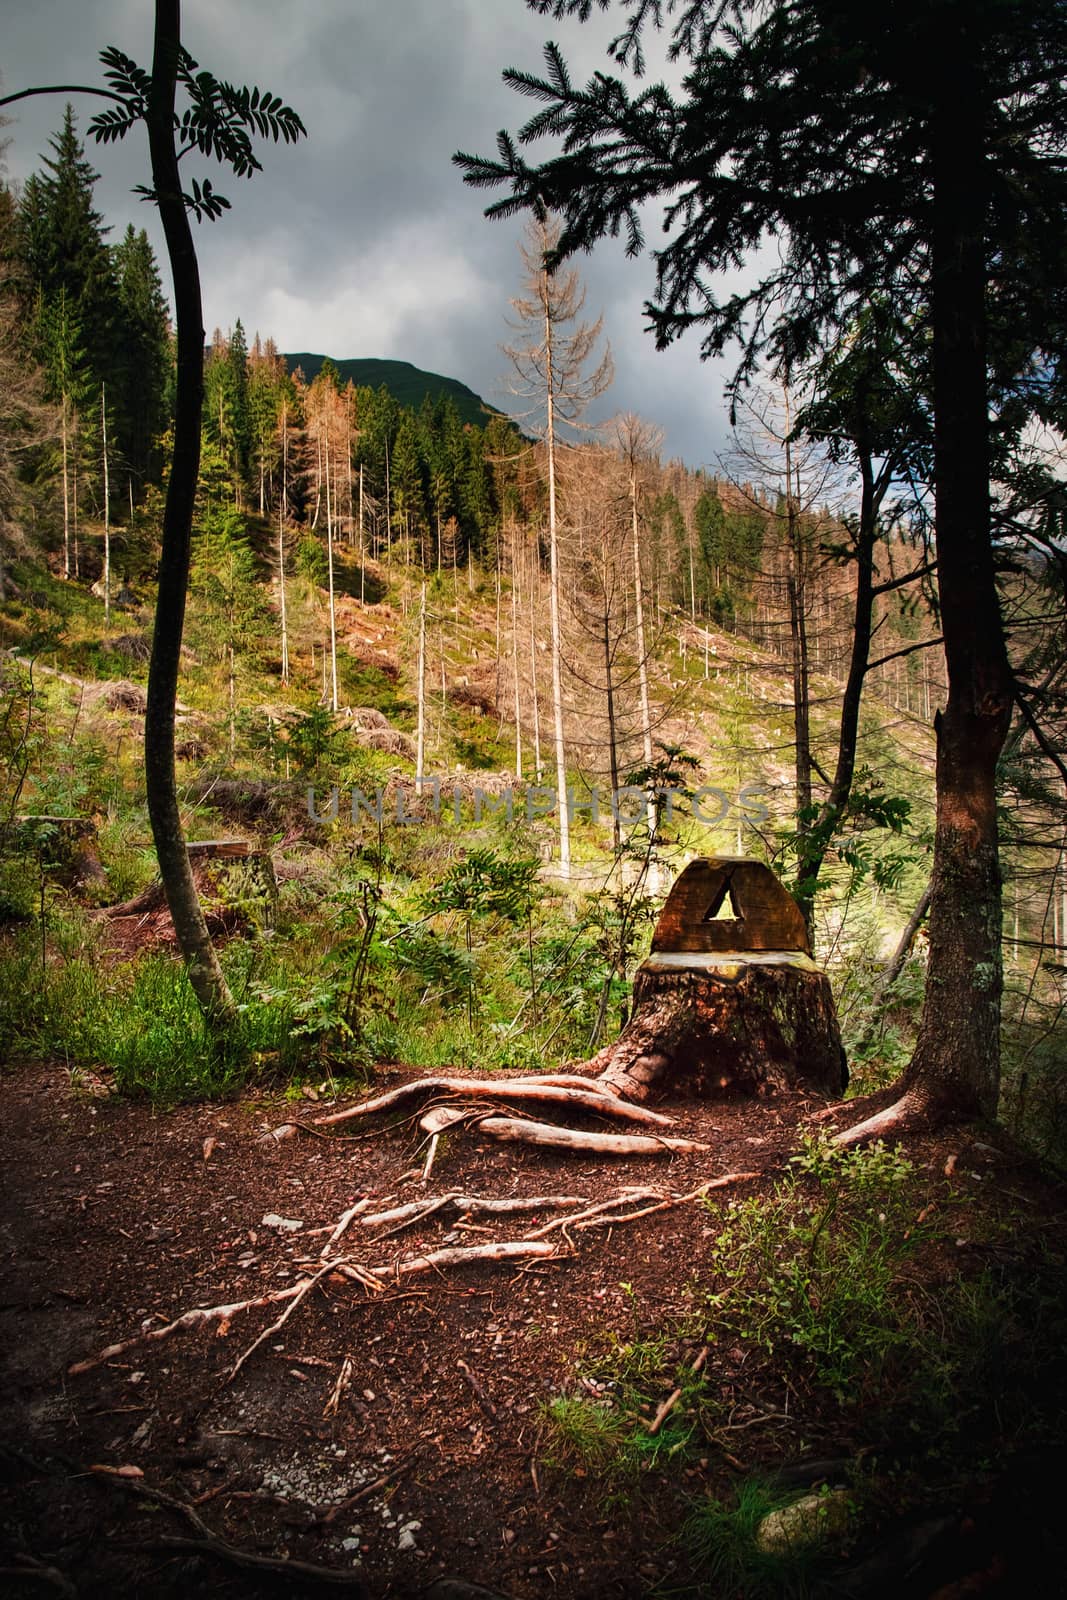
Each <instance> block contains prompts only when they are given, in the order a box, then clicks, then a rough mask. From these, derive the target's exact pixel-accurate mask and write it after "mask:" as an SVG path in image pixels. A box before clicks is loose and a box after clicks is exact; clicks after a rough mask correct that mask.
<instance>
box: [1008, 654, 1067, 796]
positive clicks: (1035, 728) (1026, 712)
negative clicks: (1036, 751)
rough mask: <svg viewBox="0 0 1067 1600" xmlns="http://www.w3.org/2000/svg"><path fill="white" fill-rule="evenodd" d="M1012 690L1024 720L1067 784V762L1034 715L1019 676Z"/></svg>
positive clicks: (1014, 680)
mask: <svg viewBox="0 0 1067 1600" xmlns="http://www.w3.org/2000/svg"><path fill="white" fill-rule="evenodd" d="M1012 692H1013V695H1014V698H1015V704H1016V705H1017V706H1018V707H1019V710H1020V711H1021V712H1022V714H1023V720H1024V721H1025V723H1026V725H1027V727H1028V728H1029V729H1030V732H1031V733H1032V734H1033V736H1034V738H1035V739H1036V740H1037V742H1038V745H1039V746H1040V748H1041V751H1042V753H1043V754H1044V755H1045V756H1046V757H1047V758H1048V760H1049V761H1051V762H1052V765H1053V766H1054V767H1055V768H1056V771H1057V772H1058V773H1059V775H1060V777H1061V778H1062V779H1063V781H1064V783H1065V784H1067V763H1065V762H1064V759H1063V756H1062V755H1061V754H1060V752H1059V751H1058V750H1057V749H1055V747H1054V746H1053V745H1051V744H1050V743H1049V741H1048V738H1047V736H1046V734H1045V731H1044V729H1043V728H1042V726H1041V724H1040V723H1039V722H1038V720H1037V717H1036V716H1035V715H1034V711H1033V708H1032V707H1031V705H1030V703H1029V701H1028V700H1027V699H1026V697H1025V695H1024V694H1023V692H1022V685H1021V684H1020V683H1019V680H1018V678H1013V679H1012Z"/></svg>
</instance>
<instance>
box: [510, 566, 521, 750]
mask: <svg viewBox="0 0 1067 1600" xmlns="http://www.w3.org/2000/svg"><path fill="white" fill-rule="evenodd" d="M512 550H513V552H515V554H514V558H513V560H512V569H511V687H512V694H513V697H514V701H515V776H516V778H518V779H519V780H520V781H521V779H522V687H521V682H520V675H519V563H518V559H517V554H518V553H517V551H516V550H515V543H514V541H513V542H512Z"/></svg>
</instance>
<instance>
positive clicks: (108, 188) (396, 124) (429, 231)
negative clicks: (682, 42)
mask: <svg viewBox="0 0 1067 1600" xmlns="http://www.w3.org/2000/svg"><path fill="white" fill-rule="evenodd" d="M183 29H184V36H185V39H186V42H187V44H188V47H189V48H190V49H191V50H192V52H193V54H194V55H196V56H197V57H198V59H200V60H202V61H203V62H204V63H205V64H210V65H211V67H212V69H213V70H215V71H216V72H218V73H219V75H220V76H225V77H229V78H231V79H236V80H238V81H249V82H255V83H259V84H261V85H265V86H267V87H269V88H271V89H273V90H274V91H275V92H277V93H280V94H282V95H283V97H284V98H285V99H287V100H288V101H289V102H290V103H291V104H292V105H294V106H295V107H296V108H297V110H298V111H299V112H300V114H301V115H302V117H303V118H304V121H305V123H306V124H307V128H308V134H309V138H308V140H307V141H306V142H302V143H301V144H299V145H298V146H296V147H295V148H292V147H290V148H286V147H281V148H273V147H270V148H268V149H267V150H266V152H265V154H264V169H265V170H264V172H263V173H261V174H258V175H257V176H256V177H255V178H254V179H252V180H251V181H250V182H247V183H245V182H241V181H239V180H237V179H233V178H227V179H226V180H225V181H223V180H222V179H221V178H220V179H219V187H220V188H222V190H223V192H224V193H226V194H227V195H228V196H229V198H230V199H231V201H232V202H233V211H232V212H231V213H230V214H228V215H227V216H226V217H224V218H223V219H222V220H221V221H220V222H217V223H214V224H211V225H205V226H204V227H202V228H201V229H200V230H199V231H198V235H197V242H198V246H199V249H200V254H201V268H202V275H203V279H204V298H205V320H206V323H207V326H208V329H209V331H210V329H211V328H212V327H213V326H215V325H219V326H222V327H224V328H225V327H228V326H230V325H232V323H233V322H234V320H235V319H236V318H237V317H241V318H242V320H243V322H244V324H245V326H246V328H247V329H248V331H249V334H250V335H251V333H253V332H254V331H255V330H256V329H258V330H259V331H260V332H261V333H262V334H263V335H264V336H266V335H268V334H270V335H271V336H273V337H274V339H275V340H276V341H277V343H278V344H279V346H280V347H281V348H282V349H289V350H294V349H296V350H308V349H310V350H325V351H329V352H330V353H332V354H333V355H335V356H355V355H375V356H392V357H395V358H398V359H401V360H407V361H413V362H415V363H416V364H417V365H419V366H424V367H429V368H431V369H434V370H437V371H442V372H447V373H450V374H453V375H454V376H456V377H458V378H460V379H462V380H463V381H464V382H465V383H468V384H469V385H470V386H471V387H472V388H473V389H476V390H477V391H478V392H479V393H481V394H483V395H484V396H485V397H486V398H487V399H489V400H491V401H493V402H494V403H497V404H502V405H503V404H504V402H505V390H504V384H505V382H506V373H507V362H506V359H505V358H504V357H503V356H502V355H501V353H500V350H499V345H500V343H501V341H502V340H504V339H505V338H507V337H508V330H507V328H506V325H505V318H506V316H507V313H508V300H509V297H510V296H511V295H512V294H514V293H516V292H517V290H518V288H519V281H520V265H519V260H518V254H517V249H516V244H517V240H518V235H519V231H520V230H519V225H518V224H516V223H506V224H505V223H489V222H487V221H485V220H484V218H483V216H482V207H483V205H484V204H485V200H484V198H483V197H482V196H480V195H477V194H475V193H474V192H472V191H471V190H469V189H467V188H466V187H465V186H464V185H463V184H462V182H461V181H460V178H459V175H458V173H457V172H456V171H455V169H454V168H453V167H452V166H451V164H450V157H451V154H452V152H453V150H455V149H457V148H464V149H471V150H477V151H490V150H491V149H492V148H493V141H494V139H495V135H496V130H497V129H498V128H499V127H502V126H509V127H511V128H514V127H516V126H517V125H518V124H519V123H520V122H521V121H522V120H523V118H524V117H525V116H526V115H527V114H528V110H529V102H527V101H525V100H523V99H521V98H520V97H519V96H517V95H515V94H514V93H512V92H511V91H509V90H507V89H506V88H505V87H504V85H503V84H502V83H501V81H500V73H501V69H502V68H503V67H504V66H506V65H516V66H522V67H528V68H536V67H538V65H539V63H540V52H541V47H542V44H543V42H544V39H545V38H546V37H548V36H549V35H550V33H554V35H555V36H556V37H558V38H559V40H560V42H561V44H562V45H563V46H564V50H565V53H566V55H567V56H568V59H569V60H570V62H571V64H572V67H573V69H574V74H575V76H576V77H579V78H581V77H584V76H585V75H587V74H588V73H589V72H590V71H591V70H593V68H594V67H597V66H601V65H604V61H605V58H604V51H603V46H604V42H605V40H606V39H607V37H608V36H609V33H610V31H611V30H610V26H609V24H608V22H607V21H606V20H605V19H603V18H600V19H598V22H597V24H596V25H595V26H594V25H590V26H589V27H587V28H581V27H578V26H576V25H575V24H573V23H572V24H570V25H568V24H565V23H559V24H551V23H549V22H546V20H545V19H543V18H540V17H537V16H535V15H534V14H532V13H531V12H529V11H528V10H527V8H526V6H525V5H524V4H523V0H392V3H391V4H382V3H372V0H303V3H302V4H300V5H292V4H286V3H283V0H223V3H222V4H210V3H208V0H189V3H187V4H186V6H185V8H184V23H183ZM110 43H115V44H118V45H120V46H121V47H122V48H123V49H125V50H126V51H127V52H128V53H129V54H131V55H133V56H135V57H136V58H137V59H139V60H141V61H142V62H145V63H147V62H148V60H149V58H150V54H151V7H150V6H149V5H148V4H147V0H80V3H75V0H65V3H62V4H61V3H58V0H32V3H31V0H7V4H6V5H5V20H4V45H3V58H2V63H0V65H2V70H3V82H4V85H5V87H6V88H8V89H14V88H15V87H19V86H22V85H23V84H28V83H40V82H79V81H81V82H85V81H88V82H90V83H91V82H95V81H98V76H97V67H96V54H97V52H98V51H99V49H100V48H101V47H102V46H104V45H106V44H110ZM16 109H17V111H18V120H17V122H16V124H15V125H14V126H13V127H12V128H11V129H9V132H10V134H11V135H12V136H13V137H12V144H11V147H10V149H9V151H8V167H9V171H10V173H11V175H12V176H14V177H16V178H25V177H26V176H27V175H28V174H29V173H30V172H31V171H33V170H34V168H35V167H36V166H37V164H38V157H39V153H40V152H41V151H42V150H43V149H44V148H45V145H46V142H47V138H48V134H49V132H50V130H52V129H53V128H54V127H55V126H56V125H57V123H58V121H59V118H60V116H61V105H59V104H49V103H47V102H45V101H33V102H29V103H28V104H27V105H25V106H23V107H19V108H16ZM76 109H77V110H78V113H79V121H80V125H81V126H82V127H83V128H84V126H85V124H86V122H87V121H88V118H89V116H90V115H91V114H92V110H93V109H94V106H93V104H92V102H91V101H89V100H88V99H82V100H80V101H78V102H76ZM90 154H91V157H92V159H93V162H94V165H95V166H97V167H98V169H99V170H100V171H101V174H102V177H101V182H100V185H99V186H98V190H97V193H98V197H99V202H100V206H101V209H102V210H103V211H105V213H106V215H107V217H108V220H109V221H111V222H112V224H113V225H114V230H115V235H116V236H117V235H118V234H120V233H121V231H122V229H124V228H125V225H126V222H127V221H133V222H134V223H135V224H136V225H137V226H138V227H141V226H145V225H148V226H149V228H150V231H152V232H153V235H154V236H156V234H155V228H154V218H153V216H152V215H151V213H150V212H149V209H148V208H147V207H146V206H143V205H138V203H137V201H136V199H135V198H134V197H133V196H132V195H131V194H130V192H129V191H130V188H131V187H132V185H133V184H135V183H137V182H141V181H143V177H144V161H145V150H144V145H143V140H142V139H139V138H137V136H136V135H131V136H130V137H129V139H128V140H127V143H126V145H125V146H124V147H109V148H107V149H94V150H92V151H91V152H90ZM157 248H159V246H158V244H157ZM578 265H579V267H580V270H581V273H582V277H583V281H584V282H585V284H586V286H587V290H588V301H587V309H588V313H589V315H590V316H591V317H595V316H597V315H599V314H600V313H601V312H603V314H604V320H605V333H606V335H607V336H608V337H609V338H610V340H611V343H612V347H613V350H614V354H615V364H616V373H617V376H616V382H615V386H614V388H613V390H612V392H611V394H610V396H609V397H608V398H607V401H606V402H605V403H602V406H601V410H602V411H603V412H605V413H606V412H607V411H610V410H615V409H617V410H629V411H636V412H638V413H639V414H640V415H642V416H644V417H647V418H648V419H649V420H651V421H655V422H657V423H659V424H660V426H662V427H663V428H664V429H665V431H666V436H667V437H666V450H667V452H668V453H669V454H674V455H682V456H684V458H685V459H686V460H687V461H689V462H691V463H692V464H694V465H696V464H700V463H706V462H711V461H713V460H714V458H715V456H716V454H717V452H718V451H719V450H720V449H721V448H722V445H723V441H724V436H725V434H726V432H727V429H726V422H725V412H724V407H723V404H722V398H721V396H722V372H721V369H719V368H713V367H709V366H707V365H702V364H701V362H700V361H699V359H698V355H697V350H696V345H695V341H694V342H692V343H686V344H684V345H682V346H679V347H677V348H675V349H673V350H671V351H668V352H666V353H664V354H657V352H656V351H655V350H654V348H653V344H652V340H651V337H650V336H649V335H648V334H646V333H644V332H642V326H643V320H644V319H643V316H642V312H641V306H642V302H643V300H644V299H645V297H646V296H647V294H648V293H649V291H650V289H651V285H652V267H651V263H650V262H649V261H648V260H645V261H642V262H640V263H633V262H627V261H626V260H625V258H624V257H623V254H622V250H621V248H620V247H619V246H618V245H617V244H614V243H611V242H608V243H605V244H604V245H603V246H601V248H600V249H599V250H598V251H597V252H596V253H595V254H594V255H593V256H592V257H587V258H583V259H582V260H581V261H580V262H579V263H578Z"/></svg>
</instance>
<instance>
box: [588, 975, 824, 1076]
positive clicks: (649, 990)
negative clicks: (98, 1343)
mask: <svg viewBox="0 0 1067 1600" xmlns="http://www.w3.org/2000/svg"><path fill="white" fill-rule="evenodd" d="M591 1065H592V1066H593V1067H594V1068H595V1069H596V1071H597V1073H598V1081H599V1083H600V1085H601V1087H603V1088H605V1089H608V1090H610V1091H611V1092H612V1093H614V1094H618V1095H620V1096H623V1097H625V1098H626V1099H628V1100H632V1101H636V1102H638V1103H642V1102H644V1101H646V1100H648V1099H649V1098H650V1097H651V1096H652V1095H653V1094H659V1093H661V1092H662V1093H670V1094H671V1095H681V1096H684V1095H690V1096H692V1097H694V1098H699V1099H716V1098H722V1097H723V1096H726V1095H734V1094H738V1093H741V1094H765V1093H768V1092H770V1091H773V1090H776V1089H797V1088H811V1089H813V1090H816V1091H817V1092H818V1093H820V1094H827V1095H839V1094H840V1093H841V1092H842V1091H843V1089H844V1087H845V1084H846V1082H847V1073H846V1069H845V1054H844V1050H843V1049H842V1046H841V1034H840V1030H839V1028H838V1023H837V1014H836V1011H835V1008H834V1001H833V995H832V993H831V990H830V982H829V979H828V978H827V977H826V975H825V973H823V972H821V971H820V970H819V969H818V967H816V966H815V964H814V962H812V961H811V960H810V959H809V958H808V957H807V956H805V955H803V954H801V953H799V952H797V953H789V954H783V955H781V956H777V957H774V958H768V957H766V956H763V957H759V956H752V955H744V954H739V955H736V956H714V957H710V956H699V955H688V956H685V957H680V956H655V955H654V956H652V957H650V959H649V960H648V961H647V962H645V964H644V965H643V966H642V967H640V968H639V969H638V971H637V974H636V977H635V979H634V989H633V1013H632V1016H631V1019H630V1022H629V1023H628V1024H627V1026H626V1027H625V1028H624V1030H623V1032H622V1033H621V1034H620V1036H619V1038H618V1039H617V1040H616V1042H615V1043H614V1044H612V1045H609V1046H608V1047H607V1048H606V1049H604V1050H602V1051H601V1052H600V1054H599V1055H598V1056H596V1057H595V1058H594V1060H593V1061H592V1062H591Z"/></svg>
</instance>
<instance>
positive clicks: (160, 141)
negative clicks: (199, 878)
mask: <svg viewBox="0 0 1067 1600" xmlns="http://www.w3.org/2000/svg"><path fill="white" fill-rule="evenodd" d="M180 38H181V20H180V6H179V3H178V0H156V21H155V46H154V53H153V59H152V89H151V94H150V96H149V103H148V116H147V123H148V140H149V148H150V150H151V157H152V182H153V186H154V188H155V191H156V199H157V203H158V206H159V215H160V220H161V222H162V224H163V232H164V235H165V237H166V241H167V254H168V256H169V258H170V265H171V272H172V274H173V279H174V312H175V322H176V328H177V346H178V350H177V375H176V385H175V399H174V454H173V459H172V462H171V472H170V479H169V481H168V483H167V499H166V505H165V508H164V512H163V534H162V545H161V552H160V560H159V590H158V594H157V598H156V620H155V629H154V632H153V635H152V657H151V661H150V664H149V669H148V697H147V707H146V711H145V785H146V790H147V797H148V814H149V818H150V820H151V824H152V837H153V840H154V841H155V847H156V855H157V857H158V860H159V873H160V877H161V878H162V879H163V885H164V888H165V890H166V894H167V904H168V906H169V908H170V914H171V918H172V920H173V923H174V931H175V934H176V936H177V940H178V946H179V948H180V950H181V953H182V956H183V958H184V960H185V964H186V967H187V969H188V973H189V981H190V983H191V984H192V986H193V991H194V993H195V994H196V998H197V1000H198V1002H199V1004H200V1007H201V1009H202V1011H203V1013H204V1016H205V1018H206V1019H207V1022H208V1025H209V1027H210V1028H211V1029H212V1030H213V1031H214V1032H215V1033H217V1034H222V1033H225V1032H226V1031H227V1030H228V1029H229V1028H231V1027H232V1026H233V1024H234V1023H235V1022H236V1020H237V1011H236V1007H235V1006H234V1003H233V998H232V996H231V995H230V991H229V989H228V987H227V985H226V979H225V978H224V976H223V973H222V968H221V967H220V966H219V961H218V956H217V955H216V953H215V947H214V945H213V944H212V942H211V936H210V934H209V933H208V930H207V925H206V923H205V921H204V913H203V910H202V908H201V905H200V901H199V898H198V896H197V892H196V884H195V883H194V881H193V873H192V868H191V867H190V864H189V855H188V852H187V850H186V847H185V838H184V835H183V833H182V822H181V812H180V810H179V807H178V791H177V786H176V782H175V772H174V703H175V700H176V698H177V692H178V670H179V665H180V656H181V643H182V630H183V627H184V624H185V599H186V591H187V589H188V584H189V557H190V548H191V542H192V525H193V504H194V500H195V497H196V484H197V478H198V475H199V470H200V424H201V415H202V411H203V403H204V327H203V310H202V305H201V298H200V274H199V270H198V267H197V260H196V250H195V248H194V246H193V236H192V232H191V230H190V227H189V217H188V213H187V212H186V209H185V201H184V199H183V198H182V187H181V180H180V178H179V175H178V162H177V158H176V155H175V150H174V92H175V82H176V75H177V67H178V51H179V49H180Z"/></svg>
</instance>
